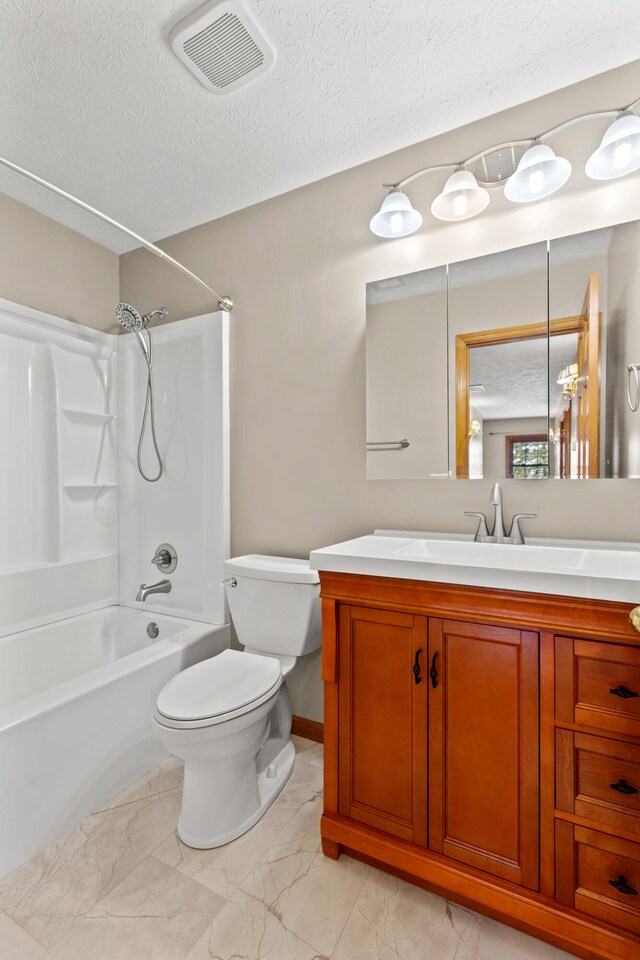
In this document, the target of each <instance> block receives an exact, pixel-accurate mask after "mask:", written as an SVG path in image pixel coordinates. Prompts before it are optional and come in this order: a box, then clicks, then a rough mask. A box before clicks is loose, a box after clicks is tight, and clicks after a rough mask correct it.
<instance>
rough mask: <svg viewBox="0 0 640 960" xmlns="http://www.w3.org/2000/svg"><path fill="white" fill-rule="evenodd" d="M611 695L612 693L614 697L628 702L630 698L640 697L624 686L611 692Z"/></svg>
mask: <svg viewBox="0 0 640 960" xmlns="http://www.w3.org/2000/svg"><path fill="white" fill-rule="evenodd" d="M609 693H612V694H613V695H614V697H622V699H623V700H628V699H629V698H630V697H637V696H638V694H637V693H634V692H633V690H627V688H626V687H625V686H624V685H623V684H621V685H620V686H619V687H614V688H613V689H612V690H609Z"/></svg>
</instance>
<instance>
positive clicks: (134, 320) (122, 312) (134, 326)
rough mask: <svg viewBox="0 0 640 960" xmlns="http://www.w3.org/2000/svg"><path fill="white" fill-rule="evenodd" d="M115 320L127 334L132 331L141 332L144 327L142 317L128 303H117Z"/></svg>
mask: <svg viewBox="0 0 640 960" xmlns="http://www.w3.org/2000/svg"><path fill="white" fill-rule="evenodd" d="M116 319H117V320H118V321H119V322H120V323H121V324H122V326H123V327H124V328H125V330H128V331H129V333H131V332H132V331H134V330H142V328H143V326H144V323H143V322H142V317H141V316H140V314H139V313H138V311H137V310H136V308H135V307H132V306H131V304H130V303H119V304H118V305H117V307H116ZM145 319H146V317H145Z"/></svg>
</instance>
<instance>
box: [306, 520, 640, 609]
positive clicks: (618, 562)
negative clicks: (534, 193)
mask: <svg viewBox="0 0 640 960" xmlns="http://www.w3.org/2000/svg"><path fill="white" fill-rule="evenodd" d="M310 561H311V566H312V567H313V568H314V569H316V570H327V571H329V570H332V571H335V572H340V573H355V574H368V575H373V576H382V577H395V578H400V579H408V580H430V581H434V582H439V583H462V584H468V585H471V586H481V587H494V588H498V589H506V590H523V591H525V592H532V593H551V594H557V595H566V596H575V597H590V598H594V599H601V600H617V601H620V602H630V603H637V602H640V544H634V543H614V542H606V541H588V540H554V539H545V538H530V539H528V541H527V543H526V544H523V545H517V544H502V543H476V542H474V540H473V538H472V536H471V535H467V534H454V533H451V534H447V533H429V532H424V531H419V532H418V531H400V530H376V531H375V532H374V533H373V534H369V535H367V536H364V537H357V538H356V539H354V540H347V541H345V542H344V543H338V544H334V545H333V546H330V547H323V548H322V549H319V550H314V551H312V553H311V557H310Z"/></svg>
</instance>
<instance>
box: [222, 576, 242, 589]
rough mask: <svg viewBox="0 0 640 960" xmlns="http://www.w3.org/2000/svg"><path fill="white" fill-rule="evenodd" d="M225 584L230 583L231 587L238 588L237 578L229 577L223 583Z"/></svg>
mask: <svg viewBox="0 0 640 960" xmlns="http://www.w3.org/2000/svg"><path fill="white" fill-rule="evenodd" d="M222 582H223V583H228V584H229V586H230V587H237V586H238V581H237V580H236V578H235V577H227V578H226V580H223V581H222Z"/></svg>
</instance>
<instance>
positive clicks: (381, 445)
mask: <svg viewBox="0 0 640 960" xmlns="http://www.w3.org/2000/svg"><path fill="white" fill-rule="evenodd" d="M408 446H409V441H408V440H367V450H383V449H384V450H389V449H391V450H396V449H397V450H404V449H405V447H408Z"/></svg>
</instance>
